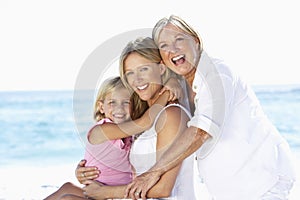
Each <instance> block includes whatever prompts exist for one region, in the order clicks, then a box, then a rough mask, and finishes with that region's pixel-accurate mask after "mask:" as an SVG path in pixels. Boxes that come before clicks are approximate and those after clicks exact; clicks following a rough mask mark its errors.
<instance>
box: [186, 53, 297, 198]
mask: <svg viewBox="0 0 300 200" xmlns="http://www.w3.org/2000/svg"><path fill="white" fill-rule="evenodd" d="M192 87H193V88H192V89H193V91H194V92H195V93H196V96H195V99H194V103H195V107H196V110H195V113H194V116H193V117H192V119H191V120H190V121H189V122H188V126H195V127H198V128H200V129H203V130H205V131H206V132H208V133H209V134H210V135H211V136H212V137H211V139H210V140H209V141H207V142H206V143H204V144H203V145H202V147H200V148H199V150H198V151H197V152H196V154H197V158H198V169H199V173H200V175H201V177H202V179H203V181H204V183H205V184H206V186H207V188H208V191H209V192H210V194H211V195H212V196H213V198H214V199H216V200H220V199H222V200H238V199H239V200H240V199H243V200H247V199H251V200H253V199H258V198H259V196H261V195H262V194H264V193H265V192H267V191H268V190H269V189H270V188H271V187H272V186H273V185H274V184H275V183H276V181H277V180H278V178H279V175H282V174H283V175H284V176H286V177H288V178H290V179H291V180H292V179H295V172H294V169H293V166H292V165H291V159H290V153H289V147H288V144H287V142H286V141H285V140H284V139H283V138H282V137H281V136H280V134H279V133H278V131H277V129H276V128H275V127H274V126H273V125H272V124H271V123H270V122H269V120H268V119H267V117H266V116H265V114H264V113H263V111H262V108H261V106H260V104H259V101H258V99H257V98H256V95H255V93H254V92H253V91H252V89H251V88H250V87H249V86H248V85H247V84H245V83H244V82H243V81H242V80H241V79H240V78H239V77H238V76H236V75H235V74H233V73H232V72H231V70H230V69H229V68H228V67H227V66H226V65H225V64H224V63H223V62H221V61H220V60H216V59H212V58H210V57H209V56H208V55H207V54H206V53H205V52H203V53H202V55H201V58H200V62H199V65H198V67H197V71H196V74H195V79H194V82H193V86H192ZM282 149H288V150H287V151H283V150H282Z"/></svg>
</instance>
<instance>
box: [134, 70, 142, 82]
mask: <svg viewBox="0 0 300 200" xmlns="http://www.w3.org/2000/svg"><path fill="white" fill-rule="evenodd" d="M142 80H143V76H142V72H140V71H139V70H137V72H136V73H135V76H134V82H136V83H140V82H141V81H142Z"/></svg>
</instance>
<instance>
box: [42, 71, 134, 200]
mask: <svg viewBox="0 0 300 200" xmlns="http://www.w3.org/2000/svg"><path fill="white" fill-rule="evenodd" d="M133 102H137V101H133V99H132V98H131V95H130V93H129V91H128V90H127V89H126V88H125V87H124V85H123V84H122V81H121V79H120V77H115V78H110V79H107V80H106V81H104V83H103V84H102V85H101V87H100V89H99V92H98V95H97V99H96V101H95V107H94V119H95V121H96V122H97V125H98V124H104V123H112V122H114V123H116V124H118V123H122V122H125V121H128V120H130V118H131V117H132V114H133V112H132V108H133ZM137 112H138V110H137V111H136V112H135V114H136V115H138V113H137ZM89 136H90V132H88V134H87V144H86V152H85V160H86V161H87V162H86V165H87V166H95V167H97V169H99V170H100V171H101V176H99V177H98V178H97V179H96V180H97V181H99V182H101V183H103V184H105V185H117V184H120V183H121V184H127V183H129V182H131V180H132V170H131V165H130V162H129V159H128V156H129V151H130V146H131V141H132V140H131V136H129V137H126V138H123V139H115V140H109V141H106V142H103V143H101V144H94V143H95V141H94V140H93V138H90V137H89ZM82 176H83V177H84V176H85V174H84V173H82ZM67 196H68V197H70V198H71V197H72V198H76V197H77V198H79V197H84V196H83V190H82V189H81V188H80V187H77V186H75V185H73V184H72V183H65V184H64V185H63V186H62V187H61V188H60V189H59V190H58V191H56V192H55V193H53V194H51V195H50V196H49V197H47V198H46V199H48V200H50V199H58V198H60V197H67Z"/></svg>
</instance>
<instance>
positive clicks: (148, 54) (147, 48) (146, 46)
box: [119, 37, 177, 113]
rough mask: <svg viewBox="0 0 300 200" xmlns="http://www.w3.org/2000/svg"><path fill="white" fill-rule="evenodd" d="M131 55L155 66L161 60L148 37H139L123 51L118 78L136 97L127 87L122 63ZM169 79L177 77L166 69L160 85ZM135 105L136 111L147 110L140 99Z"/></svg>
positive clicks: (145, 103)
mask: <svg viewBox="0 0 300 200" xmlns="http://www.w3.org/2000/svg"><path fill="white" fill-rule="evenodd" d="M131 53H138V54H139V55H141V56H142V57H144V58H146V59H147V60H149V61H151V62H153V63H157V64H160V63H161V61H162V58H161V56H160V53H159V49H158V47H157V46H156V44H155V43H154V40H153V39H152V38H150V37H139V38H137V39H136V40H133V41H131V42H129V43H128V44H127V46H126V47H125V48H124V49H123V51H122V53H121V56H120V63H119V67H120V69H119V70H120V77H121V80H122V81H123V83H124V85H125V86H126V87H127V88H128V89H129V90H130V91H131V92H132V93H133V96H137V97H138V95H137V94H136V93H135V92H134V91H133V89H132V88H131V87H130V86H129V84H128V81H127V78H126V76H125V70H124V67H125V66H124V62H125V60H126V58H127V57H128V56H129V55H130V54H131ZM170 77H177V75H176V74H175V73H174V72H172V71H171V70H170V69H168V68H167V67H166V71H165V73H164V74H163V76H162V83H163V84H165V83H166V82H167V80H168V79H169V78H170ZM135 100H136V98H135ZM135 105H136V106H137V107H136V108H137V109H141V110H144V111H145V110H146V109H147V108H148V104H147V102H145V101H143V100H141V99H139V101H138V102H136V104H135ZM144 111H143V112H144ZM143 112H142V113H143Z"/></svg>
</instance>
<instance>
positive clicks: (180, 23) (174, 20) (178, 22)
mask: <svg viewBox="0 0 300 200" xmlns="http://www.w3.org/2000/svg"><path fill="white" fill-rule="evenodd" d="M169 23H170V24H172V25H174V26H176V27H177V28H179V29H180V30H182V31H183V32H184V33H186V34H188V35H190V36H192V37H194V38H195V39H196V41H197V42H199V44H200V45H199V46H200V49H199V50H200V54H201V52H202V50H203V43H202V39H201V37H200V35H199V34H198V33H197V31H195V30H194V29H193V28H192V27H191V26H190V25H189V24H188V23H186V22H185V21H184V20H183V19H181V18H180V17H178V16H175V15H171V16H170V17H169V18H167V17H164V18H162V19H160V20H159V21H158V22H157V23H156V24H155V26H154V28H153V30H152V38H153V40H154V42H155V43H156V44H158V38H159V34H160V32H161V30H162V29H163V28H164V27H165V26H166V25H167V24H169Z"/></svg>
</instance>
